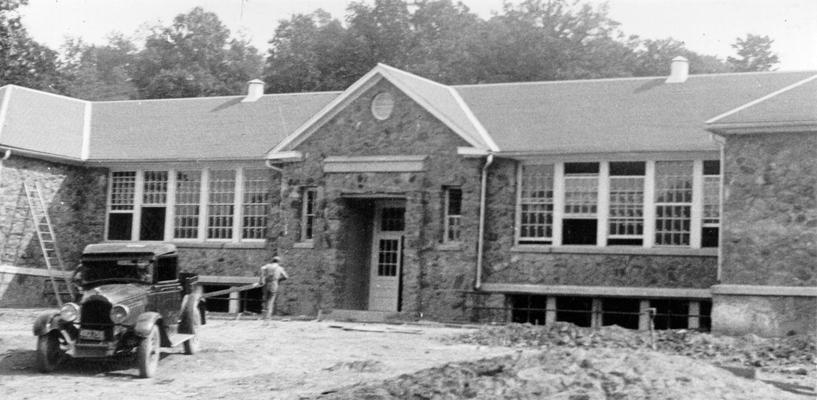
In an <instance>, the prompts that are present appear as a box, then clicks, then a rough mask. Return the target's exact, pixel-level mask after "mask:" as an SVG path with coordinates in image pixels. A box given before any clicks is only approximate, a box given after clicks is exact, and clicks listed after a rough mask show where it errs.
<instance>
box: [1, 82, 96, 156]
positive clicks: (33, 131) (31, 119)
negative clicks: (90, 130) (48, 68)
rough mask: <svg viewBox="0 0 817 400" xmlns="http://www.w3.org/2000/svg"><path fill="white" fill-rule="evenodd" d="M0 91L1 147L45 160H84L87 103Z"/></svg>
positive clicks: (43, 94) (17, 90)
mask: <svg viewBox="0 0 817 400" xmlns="http://www.w3.org/2000/svg"><path fill="white" fill-rule="evenodd" d="M0 90H2V96H0V144H2V146H4V147H8V148H12V149H20V150H26V151H30V152H32V153H35V154H38V155H42V156H46V157H55V158H63V159H69V160H75V161H79V160H82V159H83V157H84V156H85V155H86V150H87V148H86V145H87V141H86V139H87V131H86V130H87V127H86V121H87V117H88V116H87V114H86V113H87V111H89V107H90V103H89V102H87V101H83V100H77V99H73V98H70V97H65V96H60V95H55V94H51V93H46V92H41V91H39V90H33V89H28V88H24V87H20V86H15V85H6V86H4V87H2V88H0Z"/></svg>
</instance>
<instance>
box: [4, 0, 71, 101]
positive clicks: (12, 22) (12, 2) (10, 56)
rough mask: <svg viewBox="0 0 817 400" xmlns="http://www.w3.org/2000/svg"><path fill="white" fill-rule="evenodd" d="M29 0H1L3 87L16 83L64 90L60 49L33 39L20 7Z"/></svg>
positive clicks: (54, 90)
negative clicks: (19, 10) (59, 55)
mask: <svg viewBox="0 0 817 400" xmlns="http://www.w3.org/2000/svg"><path fill="white" fill-rule="evenodd" d="M27 4H28V0H0V86H2V85H6V84H10V83H12V84H16V85H20V86H26V87H30V88H33V89H41V90H46V91H50V92H55V93H63V92H64V80H63V76H62V74H61V73H60V71H59V61H58V58H57V52H56V51H54V50H51V49H49V48H48V47H46V46H43V45H41V44H40V43H37V42H36V41H35V40H33V39H32V38H31V37H30V36H29V34H28V31H27V30H26V29H25V27H24V26H23V24H22V22H21V18H20V14H19V12H18V9H19V8H20V7H21V6H25V5H27Z"/></svg>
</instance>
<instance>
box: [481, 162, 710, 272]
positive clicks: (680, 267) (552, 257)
mask: <svg viewBox="0 0 817 400" xmlns="http://www.w3.org/2000/svg"><path fill="white" fill-rule="evenodd" d="M515 205H516V163H515V162H514V161H512V160H498V161H497V162H495V163H494V165H492V166H491V168H490V173H489V174H488V210H487V221H488V223H487V225H486V228H487V229H486V235H485V264H484V275H483V282H487V283H520V284H542V285H586V286H632V287H671V288H708V287H710V286H711V285H713V284H715V283H717V258H716V257H712V256H696V255H690V256H667V255H645V254H598V253H597V252H598V251H599V250H596V249H593V253H590V252H588V254H576V253H574V252H571V253H567V252H562V253H559V250H558V249H554V250H553V251H552V253H546V252H535V251H528V252H526V251H521V250H516V249H514V244H515V243H514V237H515V236H514V229H515V226H514V224H515V219H514V218H515V213H516V207H515Z"/></svg>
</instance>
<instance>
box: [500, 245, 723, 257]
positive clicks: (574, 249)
mask: <svg viewBox="0 0 817 400" xmlns="http://www.w3.org/2000/svg"><path fill="white" fill-rule="evenodd" d="M511 251H512V252H516V253H548V254H621V255H657V256H701V257H717V256H718V249H717V248H715V247H711V248H705V249H691V248H673V247H653V248H644V247H637V246H615V247H598V246H547V245H542V246H537V245H518V246H514V247H511Z"/></svg>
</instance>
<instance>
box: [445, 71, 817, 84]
mask: <svg viewBox="0 0 817 400" xmlns="http://www.w3.org/2000/svg"><path fill="white" fill-rule="evenodd" d="M802 73H817V71H814V70H798V71H754V72H724V73H707V74H690V75H689V78H690V79H692V78H712V77H727V76H751V75H783V74H802ZM650 79H666V76H658V75H656V76H623V77H616V78H595V79H567V80H552V81H527V82H523V81H520V82H495V83H468V84H463V85H451V87H454V88H468V87H484V86H510V85H544V84H560V83H597V82H615V81H632V80H650Z"/></svg>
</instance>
